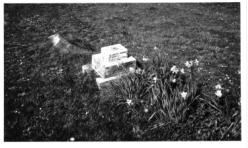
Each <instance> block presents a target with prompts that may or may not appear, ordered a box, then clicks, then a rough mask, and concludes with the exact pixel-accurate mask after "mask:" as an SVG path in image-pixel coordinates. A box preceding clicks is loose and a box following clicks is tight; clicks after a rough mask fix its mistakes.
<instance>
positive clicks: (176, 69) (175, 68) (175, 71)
mask: <svg viewBox="0 0 248 148" xmlns="http://www.w3.org/2000/svg"><path fill="white" fill-rule="evenodd" d="M170 71H171V72H172V73H178V71H179V70H178V68H177V67H176V66H175V65H174V66H172V67H171V69H170Z"/></svg>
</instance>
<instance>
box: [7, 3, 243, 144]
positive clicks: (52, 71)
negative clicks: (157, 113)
mask: <svg viewBox="0 0 248 148" xmlns="http://www.w3.org/2000/svg"><path fill="white" fill-rule="evenodd" d="M54 33H60V34H61V35H62V36H63V37H64V38H65V39H67V40H68V41H70V42H72V43H75V44H77V45H78V46H80V47H81V48H82V49H87V50H94V51H100V48H101V47H103V46H108V45H112V44H116V43H121V44H122V45H123V46H125V47H127V48H128V49H129V51H130V54H131V55H133V56H135V57H136V58H137V59H141V58H142V56H143V55H145V56H148V57H149V58H153V57H152V56H153V55H154V54H151V53H153V52H158V53H159V52H161V53H166V54H167V56H165V57H164V58H165V59H166V60H167V61H169V62H173V63H175V64H177V65H179V66H183V65H184V63H185V61H187V60H191V59H198V60H199V61H200V64H199V68H200V69H199V70H200V72H198V73H197V78H199V82H202V83H203V84H204V87H203V92H204V94H206V95H207V96H209V98H212V99H214V98H215V94H214V92H215V89H214V86H215V85H217V84H221V85H222V87H223V88H225V89H228V92H227V93H226V94H225V96H226V98H228V99H229V100H231V101H229V102H230V103H229V104H233V105H229V108H227V109H226V112H225V114H224V112H223V114H219V113H218V112H216V111H215V110H213V109H212V108H209V106H206V105H201V104H200V105H199V106H200V107H198V111H196V112H195V113H194V114H192V116H191V118H190V120H189V121H187V122H186V123H178V124H168V125H164V126H161V127H159V126H158V127H157V128H151V127H153V125H155V124H154V123H150V122H148V121H147V120H146V119H147V117H148V115H144V116H143V115H142V116H139V118H138V117H137V116H136V115H133V114H132V115H130V114H126V113H127V112H128V108H125V107H124V108H118V107H116V102H115V100H114V99H111V98H110V99H107V97H106V96H102V94H101V92H99V90H98V89H97V86H96V83H95V79H94V78H95V75H94V74H93V73H92V75H85V74H82V73H81V66H82V65H83V64H87V63H89V62H90V61H91V57H90V56H87V55H70V54H67V55H61V54H59V53H58V52H57V51H56V50H55V49H54V48H53V47H52V45H51V44H50V43H49V41H48V36H50V35H52V34H54ZM154 47H157V48H158V49H159V50H158V51H154ZM239 71H240V5H239V3H187V4H183V3H173V4H170V3H161V4H156V3H153V4H124V3H123V4H53V5H51V4H49V5H48V4H39V5H37V4H36V5H33V4H25V5H20V4H19V5H17V4H5V5H4V95H5V98H4V116H5V117H4V128H5V132H4V135H5V137H4V138H5V140H6V141H43V140H45V141H54V140H58V141H65V140H69V139H70V138H71V137H75V139H76V140H83V141H95V140H240V139H241V131H240V126H241V125H240V122H239V121H240V120H239V119H240V105H237V103H236V104H235V102H240V100H239V99H240V74H239ZM102 100H105V101H102ZM106 100H107V101H106ZM233 100H234V101H233ZM233 102H234V103H233ZM233 106H234V107H233ZM237 106H238V107H237ZM137 127H139V128H140V130H141V131H143V134H141V133H139V132H134V131H135V130H134V129H137ZM148 129H151V130H148ZM140 130H138V131H140ZM136 131H137V130H136ZM144 131H146V132H144Z"/></svg>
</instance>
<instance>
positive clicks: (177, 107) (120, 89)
mask: <svg viewBox="0 0 248 148" xmlns="http://www.w3.org/2000/svg"><path fill="white" fill-rule="evenodd" d="M156 50H158V49H156ZM142 60H143V61H144V62H146V66H145V68H144V69H140V68H137V69H130V72H131V73H132V74H131V75H129V76H127V77H125V78H123V79H121V80H120V81H119V82H117V83H113V88H114V90H113V91H112V92H115V93H114V94H115V96H116V97H117V98H119V100H120V104H123V103H121V102H126V103H125V104H126V106H127V107H128V108H130V109H131V108H132V109H133V110H136V111H137V108H136V107H137V106H139V108H142V111H143V112H145V113H147V114H148V117H147V118H148V120H149V121H151V120H154V119H158V118H159V120H163V121H171V122H175V123H179V122H183V121H184V120H185V119H186V118H187V115H188V112H189V111H190V110H191V109H192V108H191V105H192V104H194V102H197V99H198V98H199V97H200V95H201V91H200V90H201V88H199V87H198V85H197V83H196V82H194V79H192V73H193V71H192V69H191V67H192V66H197V65H198V64H199V61H198V60H197V59H196V60H194V61H187V62H186V63H185V66H182V67H179V66H177V65H174V64H171V63H168V62H166V61H165V60H164V58H163V57H162V56H160V55H157V57H155V58H154V59H149V60H148V58H144V57H143V59H142ZM148 61H150V63H147V62H148Z"/></svg>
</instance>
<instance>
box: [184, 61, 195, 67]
mask: <svg viewBox="0 0 248 148" xmlns="http://www.w3.org/2000/svg"><path fill="white" fill-rule="evenodd" d="M185 66H186V67H188V68H190V67H191V66H193V62H192V61H186V62H185Z"/></svg>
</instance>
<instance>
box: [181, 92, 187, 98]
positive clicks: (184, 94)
mask: <svg viewBox="0 0 248 148" xmlns="http://www.w3.org/2000/svg"><path fill="white" fill-rule="evenodd" d="M180 94H181V96H182V98H183V99H186V97H187V94H188V93H187V92H181V93H180Z"/></svg>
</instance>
